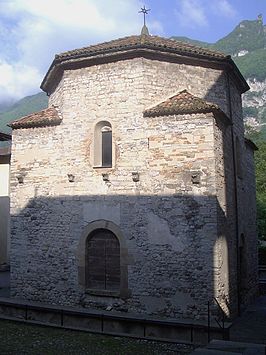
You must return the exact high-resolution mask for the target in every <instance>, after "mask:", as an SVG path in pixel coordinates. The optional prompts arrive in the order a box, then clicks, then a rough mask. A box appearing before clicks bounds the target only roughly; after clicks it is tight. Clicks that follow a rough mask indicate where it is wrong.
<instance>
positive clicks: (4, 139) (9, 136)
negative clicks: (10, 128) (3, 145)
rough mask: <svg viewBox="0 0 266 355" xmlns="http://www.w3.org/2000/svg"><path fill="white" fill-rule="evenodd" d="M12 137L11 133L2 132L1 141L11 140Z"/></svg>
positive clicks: (0, 133) (0, 134)
mask: <svg viewBox="0 0 266 355" xmlns="http://www.w3.org/2000/svg"><path fill="white" fill-rule="evenodd" d="M10 139H11V135H10V134H7V133H4V132H0V141H9V140H10Z"/></svg>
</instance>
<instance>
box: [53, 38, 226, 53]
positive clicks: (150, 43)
mask: <svg viewBox="0 0 266 355" xmlns="http://www.w3.org/2000/svg"><path fill="white" fill-rule="evenodd" d="M141 47H143V48H151V49H156V50H159V49H161V50H167V51H169V50H170V51H173V52H175V53H176V52H178V53H179V54H192V55H193V54H194V55H197V56H204V57H207V58H210V57H211V58H216V59H219V58H220V59H225V58H229V57H230V56H228V55H226V54H224V53H222V52H218V51H214V50H210V49H207V48H202V47H198V46H195V45H192V44H189V43H185V42H181V41H176V40H173V39H169V38H163V37H159V36H150V35H139V36H128V37H124V38H118V39H115V40H112V41H109V42H104V43H100V44H95V45H91V46H88V47H83V48H79V49H74V50H71V51H67V52H64V53H61V54H58V55H56V56H55V59H66V58H75V57H81V56H88V55H93V54H95V55H96V54H100V53H103V52H108V51H109V52H112V51H118V50H125V49H131V48H132V49H133V48H141Z"/></svg>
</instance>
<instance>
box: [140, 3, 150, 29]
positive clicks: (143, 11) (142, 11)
mask: <svg viewBox="0 0 266 355" xmlns="http://www.w3.org/2000/svg"><path fill="white" fill-rule="evenodd" d="M148 11H151V9H146V7H145V5H144V6H143V7H142V8H141V10H140V11H139V13H143V16H144V26H146V15H148Z"/></svg>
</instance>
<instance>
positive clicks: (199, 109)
mask: <svg viewBox="0 0 266 355" xmlns="http://www.w3.org/2000/svg"><path fill="white" fill-rule="evenodd" d="M213 111H216V112H217V111H218V112H222V111H221V109H220V108H219V106H218V105H216V104H213V103H209V102H207V101H205V100H203V99H201V98H199V97H196V96H194V95H192V94H190V93H189V92H188V91H187V90H183V91H181V92H179V93H178V94H177V95H174V96H172V97H170V98H169V99H167V100H166V101H164V102H161V103H160V104H158V105H156V106H154V107H152V108H149V109H147V110H145V111H144V116H145V117H155V116H168V115H176V114H191V113H207V112H213Z"/></svg>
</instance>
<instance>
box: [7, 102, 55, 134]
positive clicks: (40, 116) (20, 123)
mask: <svg viewBox="0 0 266 355" xmlns="http://www.w3.org/2000/svg"><path fill="white" fill-rule="evenodd" d="M61 121H62V118H61V116H60V114H59V112H58V111H57V109H56V108H55V107H53V106H52V107H49V108H46V109H45V110H42V111H38V112H34V113H32V114H30V115H28V116H25V117H22V118H20V119H18V120H16V121H13V122H11V123H10V124H9V126H10V127H12V128H13V129H18V128H32V127H44V126H55V125H57V124H59V123H60V122H61Z"/></svg>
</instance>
